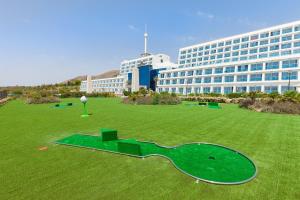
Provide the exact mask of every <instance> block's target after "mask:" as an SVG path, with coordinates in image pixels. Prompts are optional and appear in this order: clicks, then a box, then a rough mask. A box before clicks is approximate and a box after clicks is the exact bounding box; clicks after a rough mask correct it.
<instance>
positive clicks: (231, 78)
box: [225, 76, 234, 83]
mask: <svg viewBox="0 0 300 200" xmlns="http://www.w3.org/2000/svg"><path fill="white" fill-rule="evenodd" d="M233 81H234V76H225V82H226V83H228V82H233Z"/></svg>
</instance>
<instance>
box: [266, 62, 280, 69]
mask: <svg viewBox="0 0 300 200" xmlns="http://www.w3.org/2000/svg"><path fill="white" fill-rule="evenodd" d="M266 69H279V62H269V63H266Z"/></svg>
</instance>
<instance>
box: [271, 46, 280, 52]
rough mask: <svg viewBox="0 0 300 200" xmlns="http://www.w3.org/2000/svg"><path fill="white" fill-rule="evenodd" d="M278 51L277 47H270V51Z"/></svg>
mask: <svg viewBox="0 0 300 200" xmlns="http://www.w3.org/2000/svg"><path fill="white" fill-rule="evenodd" d="M278 49H279V45H274V46H270V51H275V50H278Z"/></svg>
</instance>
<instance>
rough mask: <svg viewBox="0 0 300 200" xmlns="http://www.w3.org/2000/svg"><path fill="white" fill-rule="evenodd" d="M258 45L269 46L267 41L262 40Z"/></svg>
mask: <svg viewBox="0 0 300 200" xmlns="http://www.w3.org/2000/svg"><path fill="white" fill-rule="evenodd" d="M259 44H260V45H266V44H269V40H262V41H260V42H259Z"/></svg>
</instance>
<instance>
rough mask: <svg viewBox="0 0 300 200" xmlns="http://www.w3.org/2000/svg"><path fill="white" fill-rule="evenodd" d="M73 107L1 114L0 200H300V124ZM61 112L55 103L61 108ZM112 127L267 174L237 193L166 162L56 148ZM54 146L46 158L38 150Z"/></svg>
mask: <svg viewBox="0 0 300 200" xmlns="http://www.w3.org/2000/svg"><path fill="white" fill-rule="evenodd" d="M65 101H66V102H73V103H75V105H74V107H70V108H69V107H68V108H65V109H55V108H53V107H51V105H26V104H24V103H23V102H22V101H12V102H9V103H8V104H7V105H5V106H3V107H0V146H1V148H0V155H1V158H0V199H1V200H2V199H26V200H27V199H30V200H33V199H34V200H35V199H55V200H59V199H130V200H133V199H172V200H173V199H180V200H181V199H232V200H235V199H264V200H265V199H280V200H282V199H289V200H293V199H300V192H299V191H300V180H299V177H300V166H299V163H300V116H292V115H277V114H266V113H256V112H251V111H248V110H244V109H239V108H238V107H237V106H236V105H222V109H219V110H216V109H208V108H207V107H201V106H199V107H198V106H186V105H177V106H134V105H124V104H121V103H120V101H119V99H101V98H94V99H90V101H89V103H88V108H89V111H90V112H91V113H92V116H91V117H90V118H81V117H80V114H81V111H82V107H81V105H80V103H79V100H77V99H67V100H65ZM52 105H53V104H52ZM100 127H102V128H104V127H105V128H113V129H117V130H118V131H119V136H120V137H122V138H135V139H137V140H140V141H154V142H156V143H158V144H160V145H166V146H175V145H180V144H183V143H191V142H207V143H215V144H220V145H224V146H227V147H229V148H232V149H235V150H238V151H240V152H242V153H245V154H246V155H247V156H249V158H251V159H252V160H253V161H254V162H255V164H256V165H257V168H258V174H257V177H256V178H255V179H253V180H252V181H250V182H248V183H246V184H242V185H233V186H226V185H225V186H224V185H214V184H208V183H204V182H199V183H198V184H197V183H195V181H194V179H193V178H191V177H189V176H187V175H185V174H183V173H180V172H179V171H178V170H177V169H176V168H175V167H174V166H173V165H172V164H171V163H170V161H168V160H167V159H165V158H162V157H155V156H152V157H148V158H145V159H139V158H133V157H129V156H124V155H118V154H113V153H107V152H101V151H93V150H89V149H81V148H74V147H68V146H63V145H56V144H54V143H53V141H55V140H58V139H61V138H64V137H67V136H70V135H71V134H73V133H85V134H92V135H93V134H95V135H97V134H98V129H99V128H100ZM41 146H47V147H48V148H49V149H48V150H47V151H39V150H38V148H39V147H41Z"/></svg>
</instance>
